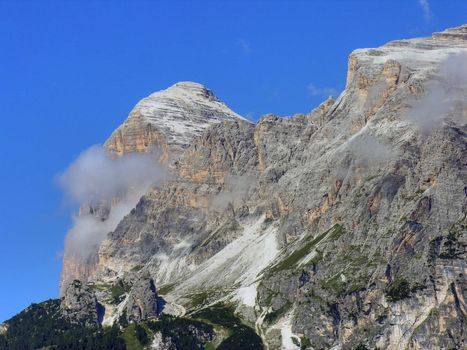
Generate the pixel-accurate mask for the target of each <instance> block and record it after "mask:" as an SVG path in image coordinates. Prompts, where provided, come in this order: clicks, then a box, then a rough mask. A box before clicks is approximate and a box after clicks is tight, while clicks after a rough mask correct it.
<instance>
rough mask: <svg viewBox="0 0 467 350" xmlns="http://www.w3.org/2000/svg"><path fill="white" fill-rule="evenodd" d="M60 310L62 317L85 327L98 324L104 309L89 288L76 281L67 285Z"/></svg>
mask: <svg viewBox="0 0 467 350" xmlns="http://www.w3.org/2000/svg"><path fill="white" fill-rule="evenodd" d="M60 309H61V312H62V315H63V316H64V317H65V318H66V319H67V320H68V321H70V322H71V323H79V324H84V325H87V326H91V325H96V324H98V323H100V322H101V321H102V317H103V315H104V309H103V307H102V305H100V304H99V303H98V302H97V299H96V296H95V294H94V293H93V291H92V290H91V288H89V287H88V286H87V285H85V284H83V283H82V282H81V281H78V280H74V281H72V282H71V283H70V284H69V285H68V287H67V289H66V290H65V293H64V295H63V297H62V300H61V304H60Z"/></svg>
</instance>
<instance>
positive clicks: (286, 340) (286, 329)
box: [280, 318, 300, 350]
mask: <svg viewBox="0 0 467 350" xmlns="http://www.w3.org/2000/svg"><path fill="white" fill-rule="evenodd" d="M280 326H281V337H282V346H281V349H282V350H299V349H300V347H299V346H297V345H295V343H294V342H293V341H292V338H296V339H297V340H298V341H300V338H298V337H297V336H296V335H294V334H293V333H292V324H291V323H290V318H287V319H286V320H285V321H282V322H281V324H280Z"/></svg>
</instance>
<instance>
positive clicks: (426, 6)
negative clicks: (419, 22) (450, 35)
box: [418, 0, 432, 21]
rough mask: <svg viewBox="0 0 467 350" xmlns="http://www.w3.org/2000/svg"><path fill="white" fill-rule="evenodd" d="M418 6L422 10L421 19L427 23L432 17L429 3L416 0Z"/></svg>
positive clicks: (425, 0) (426, 0)
mask: <svg viewBox="0 0 467 350" xmlns="http://www.w3.org/2000/svg"><path fill="white" fill-rule="evenodd" d="M418 4H419V5H420V7H421V8H422V11H423V17H425V20H427V21H429V20H430V19H431V17H432V16H431V9H430V3H429V2H428V0H418Z"/></svg>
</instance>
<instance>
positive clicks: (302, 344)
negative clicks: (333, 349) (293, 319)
mask: <svg viewBox="0 0 467 350" xmlns="http://www.w3.org/2000/svg"><path fill="white" fill-rule="evenodd" d="M310 346H311V341H310V339H308V338H307V337H305V336H303V337H301V338H300V349H306V348H309V347H310Z"/></svg>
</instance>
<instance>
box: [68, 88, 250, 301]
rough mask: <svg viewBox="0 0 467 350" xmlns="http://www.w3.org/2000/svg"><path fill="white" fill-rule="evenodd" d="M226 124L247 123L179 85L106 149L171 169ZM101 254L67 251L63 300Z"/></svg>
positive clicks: (135, 117) (145, 102)
mask: <svg viewBox="0 0 467 350" xmlns="http://www.w3.org/2000/svg"><path fill="white" fill-rule="evenodd" d="M226 120H244V119H243V117H241V116H239V115H238V114H236V113H235V112H233V111H232V110H230V109H229V108H228V107H227V106H226V105H225V104H224V103H222V102H221V101H220V100H219V99H218V98H217V97H216V96H215V95H214V93H213V92H212V91H211V90H209V89H208V88H206V87H205V86H203V85H201V84H198V83H192V82H180V83H177V84H175V85H173V86H171V87H169V88H168V89H166V90H162V91H159V92H156V93H153V94H151V95H150V96H148V97H146V98H144V99H142V100H141V101H140V102H138V104H137V105H136V106H135V107H134V108H133V110H132V111H131V112H130V114H129V116H128V118H127V119H126V120H125V122H124V123H123V124H122V125H121V126H119V127H118V128H117V129H116V130H115V131H114V132H113V133H112V135H111V136H110V137H109V139H108V140H107V141H106V142H105V145H104V146H105V148H106V149H107V150H108V151H110V152H111V153H113V154H115V155H117V156H121V155H123V154H128V153H131V152H149V151H155V152H154V154H155V155H156V156H157V157H158V158H159V161H161V162H162V163H165V164H168V165H169V166H170V165H171V164H173V162H175V161H176V160H177V159H178V157H179V155H180V154H181V152H182V151H183V150H184V149H185V148H187V147H188V146H189V145H190V143H191V142H192V141H193V140H194V139H195V138H196V137H198V136H200V135H201V133H202V132H203V130H205V129H206V128H208V127H209V126H210V125H213V124H215V123H219V122H221V121H226ZM118 202H119V198H114V199H113V200H112V201H111V202H99V203H87V204H86V205H83V206H82V207H81V209H80V215H93V216H96V217H97V218H99V219H100V220H106V219H107V217H108V215H109V212H110V210H111V209H112V207H113V206H114V205H115V204H118ZM97 248H98V247H96V250H95V251H94V252H91V253H89V254H88V255H86V256H77V255H76V254H73V253H72V252H71V251H70V250H69V249H67V246H65V254H64V257H63V268H62V276H61V283H60V285H61V290H62V294H63V292H64V289H65V287H66V286H67V284H68V283H69V282H71V281H72V280H74V279H78V280H82V281H87V279H88V277H89V276H91V275H93V274H94V273H95V271H96V266H97V263H98V255H97Z"/></svg>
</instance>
